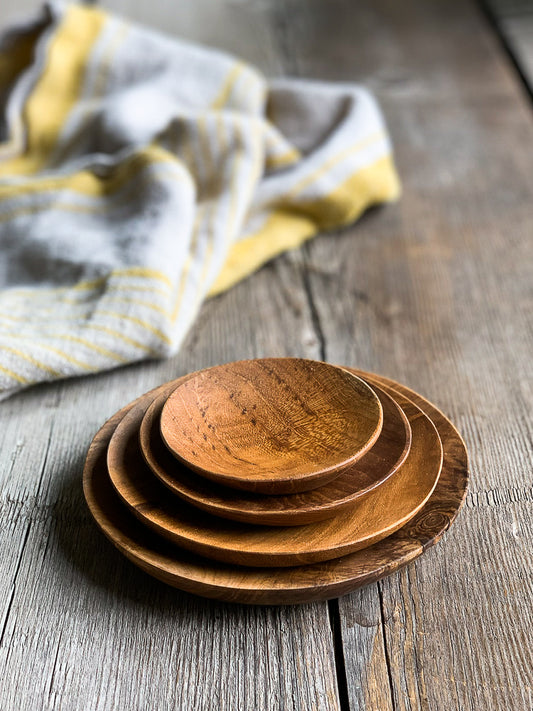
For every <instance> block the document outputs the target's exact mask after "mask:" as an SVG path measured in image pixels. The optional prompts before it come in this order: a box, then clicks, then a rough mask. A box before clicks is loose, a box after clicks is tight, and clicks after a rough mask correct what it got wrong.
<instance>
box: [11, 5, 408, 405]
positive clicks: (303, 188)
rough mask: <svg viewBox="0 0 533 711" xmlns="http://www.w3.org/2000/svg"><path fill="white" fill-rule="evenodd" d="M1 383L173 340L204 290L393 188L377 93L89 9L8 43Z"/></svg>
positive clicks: (133, 355)
mask: <svg viewBox="0 0 533 711" xmlns="http://www.w3.org/2000/svg"><path fill="white" fill-rule="evenodd" d="M0 141H1V142H0V254H1V260H0V397H6V396H7V395H9V394H11V393H13V392H14V391H16V390H18V389H20V388H22V387H25V386H27V385H30V384H32V383H35V382H39V381H43V380H52V379H55V378H64V377H68V376H73V375H81V374H86V373H91V372H95V371H99V370H103V369H108V368H112V367H116V366H117V365H120V364H123V363H128V362H131V361H136V360H139V359H143V358H147V357H161V356H167V355H168V354H171V353H174V352H175V351H176V350H177V349H178V348H179V346H180V344H181V343H182V341H183V339H184V336H185V335H186V333H187V331H188V329H189V328H190V326H191V324H192V322H193V321H194V318H195V316H196V314H197V313H198V309H199V307H200V305H201V304H202V302H203V300H204V299H205V298H206V297H207V296H208V295H212V294H216V293H219V292H221V291H223V290H224V289H227V288H228V287H230V286H231V285H232V284H234V283H236V282H237V281H239V280H240V279H242V278H243V277H245V276H247V275H248V274H250V273H251V272H253V271H254V270H255V269H257V268H258V267H259V266H260V265H262V264H263V263H264V262H266V261H267V260H269V259H270V258H272V257H273V256H275V255H277V254H279V253H281V252H283V251H284V250H287V249H290V248H294V247H297V246H298V245H300V244H301V243H302V242H303V241H304V240H306V239H307V238H309V237H311V236H313V235H314V234H316V233H317V232H318V231H320V230H328V229H331V228H334V227H339V226H341V225H346V224H348V223H350V222H352V221H353V220H355V219H356V218H357V217H358V216H359V215H360V214H361V213H362V211H363V210H364V209H365V208H367V207H368V206H369V205H371V204H375V203H379V202H383V201H389V200H393V199H395V198H396V197H397V195H398V192H399V185H398V179H397V175H396V172H395V169H394V165H393V162H392V158H391V146H390V142H389V138H388V136H387V133H386V129H385V127H384V123H383V120H382V117H381V114H380V112H379V109H378V107H377V105H376V103H375V101H374V99H373V98H372V96H371V95H370V94H369V93H368V92H367V91H366V90H365V89H363V88H361V87H359V86H355V85H344V84H324V83H319V82H310V81H299V80H288V79H287V80H285V79H283V80H276V81H267V80H266V79H265V78H264V77H263V76H262V75H261V74H260V73H259V72H258V71H257V70H255V69H254V68H253V67H250V66H248V65H246V64H244V63H243V62H241V61H237V60H235V59H234V58H232V57H230V56H228V55H226V54H223V53H221V52H218V51H213V50H210V49H205V48H202V47H199V46H195V45H193V44H190V43H187V42H184V41H179V40H176V39H169V38H167V37H165V36H162V35H160V34H157V33H156V32H153V31H150V30H148V29H146V28H144V27H138V26H136V25H134V24H131V23H129V22H126V21H124V20H123V19H120V18H118V17H114V16H112V15H109V14H106V13H105V12H102V11H101V10H98V9H96V8H94V7H84V6H77V5H62V4H58V3H57V4H56V3H51V4H48V5H47V6H46V7H45V8H44V10H43V11H42V13H41V14H40V16H39V17H38V18H36V19H35V20H33V21H31V22H28V23H26V24H25V25H23V26H18V27H15V28H12V29H10V30H8V31H7V32H5V33H4V34H3V36H2V37H1V39H0Z"/></svg>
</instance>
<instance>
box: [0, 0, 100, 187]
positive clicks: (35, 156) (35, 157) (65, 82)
mask: <svg viewBox="0 0 533 711" xmlns="http://www.w3.org/2000/svg"><path fill="white" fill-rule="evenodd" d="M105 22H106V14H105V13H104V12H102V11H100V10H96V9H95V8H87V7H78V6H76V5H69V6H68V7H67V9H66V11H65V15H64V17H63V20H62V21H61V24H60V26H59V28H58V29H57V31H56V33H55V35H54V37H53V39H52V41H51V43H50V46H49V47H48V53H47V58H46V67H45V70H44V72H43V74H42V75H41V77H40V79H39V81H38V82H37V85H36V87H35V89H34V90H33V92H32V93H31V94H30V97H29V99H28V101H27V103H26V106H25V109H24V120H25V122H26V128H27V146H26V150H25V152H24V154H23V155H22V156H18V157H15V158H12V159H11V160H7V161H5V162H4V163H1V164H0V176H2V175H13V174H23V175H28V174H32V173H36V172H37V171H38V170H40V169H41V168H43V167H44V166H45V165H46V161H47V159H48V157H49V155H50V154H51V152H52V151H53V150H54V148H55V146H56V143H57V138H58V136H59V134H60V132H61V128H62V127H63V125H64V122H65V120H66V118H67V116H68V114H69V113H70V111H71V109H72V107H73V106H74V105H75V103H76V101H77V100H78V98H79V95H80V92H81V87H82V84H83V80H84V74H85V67H86V64H87V58H88V56H89V54H90V52H91V49H92V48H93V46H94V44H95V42H96V40H97V38H98V37H99V35H100V32H101V31H102V27H103V26H104V24H105Z"/></svg>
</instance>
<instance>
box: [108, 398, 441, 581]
mask: <svg viewBox="0 0 533 711" xmlns="http://www.w3.org/2000/svg"><path fill="white" fill-rule="evenodd" d="M397 398H398V400H399V403H400V405H401V407H402V409H403V410H404V412H405V414H406V416H407V418H408V420H409V423H410V425H411V430H412V441H411V448H410V451H409V454H408V456H407V458H406V460H405V462H404V463H403V465H402V467H401V468H400V469H399V470H398V471H397V472H396V474H395V475H394V476H393V477H390V478H389V479H387V481H385V482H384V483H383V484H381V486H379V487H377V488H375V489H373V490H372V491H370V492H369V493H368V494H367V495H366V496H365V497H363V498H362V499H361V500H356V501H355V503H354V504H353V505H352V506H351V507H350V508H349V509H348V510H347V511H345V512H342V513H340V514H338V515H336V516H334V517H333V518H330V519H328V520H327V521H320V522H318V523H311V524H307V525H305V526H298V527H288V528H287V527H265V526H260V527H257V526H253V525H249V524H248V525H246V524H240V523H236V522H232V521H225V520H223V519H219V518H218V517H214V516H210V515H209V514H206V513H204V512H202V511H200V510H198V509H195V508H193V507H191V506H189V505H188V504H186V503H185V502H184V501H181V500H180V499H179V498H177V497H172V496H171V495H170V493H169V491H168V489H167V488H166V487H164V486H162V485H161V483H160V482H159V481H158V480H157V479H156V478H155V477H154V476H153V474H152V472H151V471H150V470H149V468H148V467H147V465H146V464H145V462H144V461H143V459H142V455H141V453H140V449H139V441H138V432H139V427H140V424H141V421H142V418H143V416H144V414H145V412H146V410H147V408H148V406H149V404H150V402H151V397H150V396H145V397H144V398H142V399H141V400H140V401H139V402H138V404H136V405H135V406H134V407H133V408H132V409H131V411H130V412H128V414H127V415H126V416H125V417H124V419H123V420H122V422H120V424H119V425H118V427H117V428H116V431H115V433H114V434H113V436H112V438H111V440H110V442H109V447H108V452H107V465H108V469H109V476H110V478H111V482H112V484H113V486H114V487H115V489H116V491H117V493H118V494H119V496H120V497H121V499H122V500H123V501H124V503H125V504H126V505H127V506H129V507H130V508H131V510H132V511H133V513H135V515H136V516H137V517H138V518H139V519H140V520H141V521H142V522H143V523H144V524H145V525H146V526H149V527H150V528H152V529H153V530H154V531H156V532H157V533H159V534H160V535H162V536H164V537H166V538H168V539H169V540H171V541H173V542H174V543H176V544H177V545H179V546H181V547H183V548H186V549H187V550H190V551H192V552H195V553H199V554H200V555H205V556H207V557H209V558H214V559H216V560H220V561H224V562H229V563H233V564H236V565H250V566H261V567H272V566H292V565H302V564H304V563H315V562H318V561H323V560H329V559H332V558H337V557H339V556H342V555H347V554H348V553H352V552H353V551H356V550H359V549H360V548H365V547H367V546H370V545H372V544H373V543H376V542H377V541H379V540H381V539H382V538H385V537H386V536H389V535H390V534H391V533H393V532H394V531H396V530H397V529H398V528H400V527H401V526H403V525H404V524H405V523H406V522H407V521H408V520H409V519H410V518H412V517H413V516H414V515H415V514H416V513H417V511H419V510H420V508H421V507H422V506H423V505H424V504H425V502H426V501H427V499H428V498H429V496H430V495H431V493H432V491H433V489H434V487H435V485H436V483H437V480H438V477H439V473H440V470H441V465H442V445H441V442H440V439H439V436H438V434H437V431H436V429H435V427H434V426H433V424H432V422H431V420H429V418H428V417H426V416H425V415H424V414H423V412H422V411H421V410H420V409H419V408H418V407H416V405H414V404H413V403H412V402H410V401H409V400H407V399H406V398H404V397H403V396H401V395H397Z"/></svg>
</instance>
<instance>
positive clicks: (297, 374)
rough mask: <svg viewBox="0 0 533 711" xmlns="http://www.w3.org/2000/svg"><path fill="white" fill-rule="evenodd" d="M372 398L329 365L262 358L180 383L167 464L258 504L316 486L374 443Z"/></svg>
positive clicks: (167, 417)
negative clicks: (256, 497)
mask: <svg viewBox="0 0 533 711" xmlns="http://www.w3.org/2000/svg"><path fill="white" fill-rule="evenodd" d="M382 422H383V413H382V410H381V404H380V402H379V399H378V398H377V396H376V394H375V393H374V391H373V390H372V388H371V387H370V386H369V385H367V383H365V382H364V381H363V380H361V379H360V378H358V377H357V376H355V375H353V374H352V373H349V372H348V371H346V370H343V369H342V368H337V367H335V366H332V365H330V364H329V363H321V362H319V361H313V360H306V359H303V358H259V359H256V360H244V361H237V362H234V363H227V364H225V365H217V366H215V367H213V368H207V369H206V370H202V371H200V372H199V373H196V374H194V375H193V376H191V377H189V378H186V379H184V380H182V381H181V382H180V384H179V385H178V387H177V388H176V389H175V390H174V392H173V393H172V394H171V395H170V396H169V398H168V400H167V401H166V403H165V405H164V406H163V410H162V412H161V435H162V437H163V441H164V442H165V444H166V446H167V447H168V448H169V450H170V451H171V452H172V454H173V455H174V456H175V457H176V458H177V459H178V460H179V461H181V462H182V463H183V464H185V465H186V466H187V467H189V468H190V469H193V470H194V471H195V472H197V473H198V474H200V475H202V476H204V477H207V478H208V479H211V480H213V481H215V482H217V483H219V484H223V485H224V486H229V487H232V488H236V489H242V490H245V491H254V492H260V493H262V494H292V493H295V492H300V491H308V490H310V489H315V488H317V487H318V486H322V485H323V484H325V483H326V482H328V481H331V480H332V479H334V478H335V477H337V476H338V475H339V474H340V473H341V472H342V471H344V470H345V469H346V468H347V467H348V466H350V465H351V464H353V463H354V462H355V461H356V460H357V459H359V458H360V457H361V456H362V455H363V454H364V453H365V452H366V451H367V450H368V449H370V447H372V445H373V444H374V442H375V441H376V439H377V438H378V436H379V433H380V431H381V426H382Z"/></svg>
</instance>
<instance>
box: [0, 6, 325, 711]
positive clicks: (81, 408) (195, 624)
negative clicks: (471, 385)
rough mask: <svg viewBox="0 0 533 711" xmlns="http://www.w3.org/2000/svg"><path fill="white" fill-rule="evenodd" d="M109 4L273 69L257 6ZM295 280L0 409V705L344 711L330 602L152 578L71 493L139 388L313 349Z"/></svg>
mask: <svg viewBox="0 0 533 711" xmlns="http://www.w3.org/2000/svg"><path fill="white" fill-rule="evenodd" d="M107 5H108V7H113V8H115V9H117V10H119V11H123V12H125V13H126V14H128V15H129V16H130V17H133V18H134V19H138V20H140V21H144V20H145V19H146V20H147V21H148V22H150V20H151V22H150V24H152V25H154V26H157V25H159V26H160V27H162V28H164V29H165V30H166V31H167V32H177V33H179V34H180V35H182V36H186V37H188V38H189V39H194V40H200V41H202V40H203V41H208V42H211V43H213V44H214V45H215V46H220V47H221V48H231V49H233V51H237V52H240V53H241V54H242V55H243V56H245V57H246V58H247V59H249V60H252V61H256V62H259V63H260V65H261V66H262V67H263V68H264V69H265V70H270V71H271V72H275V71H276V70H277V64H276V62H277V59H276V57H277V55H276V53H275V52H274V51H273V49H272V48H273V46H274V45H273V43H274V40H273V38H272V33H271V26H270V25H269V24H268V17H265V13H264V6H263V5H262V4H261V3H247V4H246V7H244V6H242V7H239V8H236V7H235V5H234V4H232V3H224V4H222V3H213V2H211V3H205V2H204V3H200V4H198V6H195V8H194V10H193V9H192V5H187V4H184V3H181V4H180V5H179V7H178V6H176V8H172V12H170V7H169V5H168V3H164V2H160V3H159V4H158V3H157V2H154V3H151V4H150V8H149V15H150V16H149V17H145V15H144V14H143V13H145V11H146V7H147V6H146V4H142V3H138V4H137V5H135V4H134V3H125V2H121V3H118V2H117V3H115V4H114V3H112V2H109V3H107ZM7 9H8V10H11V6H10V7H9V8H7ZM6 12H7V11H6ZM215 17H216V22H213V20H214V18H215ZM303 276H304V265H303V262H302V258H301V254H300V255H299V254H294V255H290V256H288V257H285V258H282V259H280V260H277V262H276V263H275V264H274V265H272V266H269V267H267V268H266V269H264V270H262V272H261V273H260V274H259V275H257V276H256V277H254V278H253V279H251V280H248V281H246V282H244V283H243V284H241V285H239V286H237V287H236V288H234V289H233V290H232V291H231V292H229V293H228V294H226V295H223V296H221V297H218V298H216V299H213V300H211V301H210V302H209V303H208V304H207V305H206V306H205V307H204V309H203V310H202V312H201V314H200V317H199V319H198V321H197V323H196V324H195V327H194V329H193V331H192V332H191V334H190V336H189V338H188V340H187V342H186V343H185V345H184V347H183V348H182V351H181V353H180V354H179V355H178V356H177V357H175V358H172V359H170V360H168V361H166V362H162V363H147V364H142V365H133V366H130V367H127V368H124V369H122V370H120V371H116V372H113V373H106V374H101V375H98V376H94V377H90V378H84V379H79V380H77V381H76V380H75V381H69V382H65V383H62V384H57V385H49V386H41V387H38V388H35V389H34V390H32V391H28V392H26V393H23V394H21V395H19V396H16V397H14V398H12V399H11V400H8V401H7V402H5V403H2V404H1V406H0V423H1V424H0V458H1V463H0V507H1V508H0V511H1V513H2V522H3V524H2V527H1V528H0V545H2V551H3V556H2V574H1V575H0V623H1V624H2V627H1V628H0V708H2V709H4V708H6V709H14V708H16V709H21V710H23V709H28V710H29V709H32V711H33V710H34V709H36V708H39V709H40V708H43V709H44V708H46V709H68V710H69V711H71V710H74V709H83V710H84V711H85V710H86V709H88V708H90V709H95V710H97V709H98V710H100V709H101V710H105V711H108V710H109V709H120V710H121V709H126V708H128V709H130V708H131V709H134V708H135V709H136V708H151V709H165V710H166V709H184V710H186V711H190V710H191V709H195V710H196V709H198V710H200V711H201V710H204V709H205V710H206V711H207V710H210V709H213V710H215V709H217V710H218V709H222V710H223V709H228V711H229V710H231V711H234V710H236V709H237V710H240V709H242V710H243V711H248V710H249V709H252V708H253V709H258V710H259V711H260V710H263V709H264V710H265V711H266V710H268V711H271V710H275V709H294V710H295V711H296V710H300V709H304V708H305V709H323V710H324V711H329V710H330V709H333V710H335V709H338V708H339V699H338V692H337V679H336V668H335V658H334V649H333V637H332V633H331V628H330V620H329V615H328V607H327V605H326V604H316V605H308V606H303V607H295V608H245V607H238V606H229V605H222V604H218V603H212V602H207V601H203V600H200V599H194V598H192V597H191V596H188V595H185V594H182V593H179V592H177V591H174V590H172V589H170V588H167V587H165V586H162V585H161V584H159V583H157V582H156V581H154V580H152V579H151V578H149V577H148V576H146V575H144V574H142V573H141V572H140V571H138V570H137V569H135V568H134V567H133V566H132V565H131V564H129V563H128V562H127V561H125V560H124V559H123V558H122V557H121V556H120V555H119V554H118V553H117V552H116V551H114V549H113V548H112V547H111V546H110V545H109V544H108V543H107V541H105V539H104V538H103V537H102V536H101V535H100V534H99V533H98V531H97V530H96V528H95V526H94V525H93V523H92V521H91V520H90V517H89V515H88V512H87V510H86V506H85V504H84V501H83V497H82V493H81V467H82V464H83V458H84V455H85V452H86V450H87V447H88V445H89V442H90V439H91V438H92V436H93V434H94V433H95V432H96V430H97V429H98V427H99V425H100V424H102V422H103V421H104V420H105V419H106V418H107V417H108V416H110V415H111V414H112V413H113V412H114V411H115V410H117V409H118V408H119V407H121V406H122V405H124V404H125V403H127V402H128V401H130V400H131V399H133V398H135V397H136V396H137V395H139V394H141V393H142V392H144V391H146V390H148V389H149V388H151V387H153V386H155V385H157V384H158V383H161V382H165V381H166V380H169V379H171V378H173V377H177V376H178V375H180V374H183V373H186V372H189V371H192V370H196V369H198V368H202V367H206V366H209V365H213V364H215V363H219V362H224V361H228V360H235V359H238V358H243V357H255V356H261V355H276V354H279V355H282V354H283V355H285V354H286V355H302V356H307V357H315V358H316V357H318V356H319V339H318V337H317V334H316V332H315V329H314V325H313V319H312V315H311V312H310V309H309V304H308V298H307V294H306V290H305V285H304V278H303Z"/></svg>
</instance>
